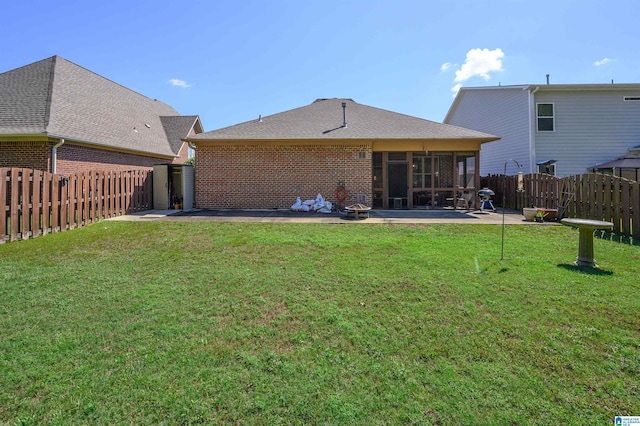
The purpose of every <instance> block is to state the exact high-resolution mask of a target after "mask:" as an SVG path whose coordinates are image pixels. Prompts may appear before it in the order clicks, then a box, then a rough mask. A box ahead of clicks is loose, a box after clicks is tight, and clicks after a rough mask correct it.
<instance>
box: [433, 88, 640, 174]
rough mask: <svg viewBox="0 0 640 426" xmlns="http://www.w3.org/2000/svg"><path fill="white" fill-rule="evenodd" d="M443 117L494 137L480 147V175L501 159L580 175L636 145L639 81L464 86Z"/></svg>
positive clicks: (496, 168)
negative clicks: (495, 137)
mask: <svg viewBox="0 0 640 426" xmlns="http://www.w3.org/2000/svg"><path fill="white" fill-rule="evenodd" d="M444 122H445V123H448V124H453V125H456V126H463V127H467V128H470V129H475V130H478V131H481V132H487V133H491V134H494V135H498V136H500V138H501V139H500V140H499V141H496V142H491V143H487V144H484V145H483V146H482V151H481V160H480V174H481V175H482V176H485V175H488V174H502V173H504V170H505V164H506V163H507V161H508V160H509V159H513V160H516V161H518V162H519V163H520V164H522V166H523V172H525V173H536V172H542V173H545V172H546V173H550V174H555V175H557V176H568V175H573V174H582V173H587V172H588V171H589V170H590V169H593V168H594V166H596V165H597V164H600V163H604V162H607V161H611V160H614V159H616V158H618V157H621V156H623V155H625V154H627V153H628V152H629V150H630V149H632V147H634V146H637V145H638V143H639V142H640V84H549V85H520V86H497V87H495V86H493V87H464V88H462V89H460V91H459V92H458V94H457V96H456V98H455V100H454V101H453V104H452V105H451V108H450V109H449V112H448V113H447V116H446V117H445V119H444ZM516 171H517V167H516V166H515V165H514V164H513V163H510V164H508V167H507V174H514V173H515V172H516Z"/></svg>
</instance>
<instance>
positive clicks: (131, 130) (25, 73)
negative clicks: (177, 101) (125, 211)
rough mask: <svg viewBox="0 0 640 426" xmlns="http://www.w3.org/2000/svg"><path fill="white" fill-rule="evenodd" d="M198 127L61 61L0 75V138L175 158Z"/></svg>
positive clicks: (163, 106)
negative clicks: (30, 138) (49, 139)
mask: <svg viewBox="0 0 640 426" xmlns="http://www.w3.org/2000/svg"><path fill="white" fill-rule="evenodd" d="M196 123H197V124H198V128H199V130H200V131H201V126H200V124H199V119H198V117H197V116H184V117H183V116H180V115H179V114H178V112H177V111H176V110H175V109H173V108H172V107H171V106H169V105H167V104H165V103H163V102H160V101H158V100H155V99H150V98H147V97H146V96H143V95H141V94H139V93H136V92H134V91H133V90H131V89H128V88H126V87H124V86H121V85H119V84H117V83H114V82H113V81H111V80H109V79H107V78H104V77H102V76H100V75H98V74H96V73H94V72H92V71H89V70H87V69H85V68H82V67H80V66H78V65H76V64H74V63H72V62H70V61H67V60H66V59H63V58H61V57H59V56H53V57H51V58H47V59H43V60H41V61H38V62H34V63H32V64H29V65H26V66H24V67H21V68H17V69H14V70H11V71H7V72H5V73H2V74H0V135H2V136H14V135H20V136H23V135H34V136H43V135H44V136H49V137H54V138H65V139H68V140H73V141H78V142H83V143H86V144H90V145H96V146H97V147H108V148H110V149H117V150H124V151H133V152H139V153H147V154H153V155H158V156H166V157H174V156H176V155H178V151H179V150H180V147H181V145H182V141H181V140H180V138H183V137H185V136H187V135H188V134H189V131H190V130H191V128H192V127H193V126H194V125H195V124H196Z"/></svg>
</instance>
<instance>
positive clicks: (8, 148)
mask: <svg viewBox="0 0 640 426" xmlns="http://www.w3.org/2000/svg"><path fill="white" fill-rule="evenodd" d="M48 161H49V152H48V143H47V142H0V167H23V168H26V169H37V170H47V166H48Z"/></svg>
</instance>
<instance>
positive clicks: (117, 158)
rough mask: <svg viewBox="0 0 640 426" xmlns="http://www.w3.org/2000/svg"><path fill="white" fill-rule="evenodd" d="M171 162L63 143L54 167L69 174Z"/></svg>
mask: <svg viewBox="0 0 640 426" xmlns="http://www.w3.org/2000/svg"><path fill="white" fill-rule="evenodd" d="M51 146H53V144H52V145H51ZM171 162H172V160H171V159H166V158H157V157H147V156H144V155H134V154H126V153H123V152H116V151H106V150H102V149H95V148H89V147H85V146H78V145H73V144H70V143H65V144H64V145H62V146H61V147H60V148H58V159H57V166H56V168H57V173H60V174H70V173H75V172H80V171H84V170H131V169H144V168H148V169H151V168H152V167H153V165H154V164H162V163H171Z"/></svg>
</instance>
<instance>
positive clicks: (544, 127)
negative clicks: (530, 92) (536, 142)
mask: <svg viewBox="0 0 640 426" xmlns="http://www.w3.org/2000/svg"><path fill="white" fill-rule="evenodd" d="M537 109H538V131H539V132H553V131H554V128H555V123H554V115H553V113H554V111H553V104H537Z"/></svg>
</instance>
